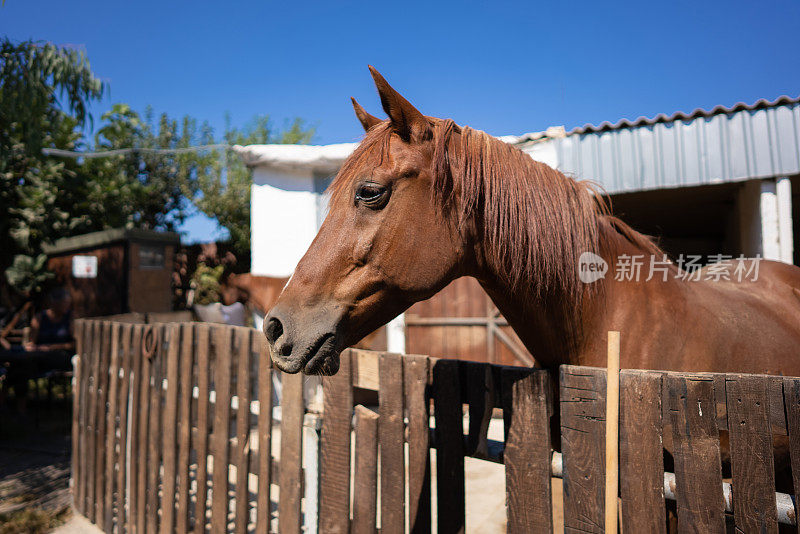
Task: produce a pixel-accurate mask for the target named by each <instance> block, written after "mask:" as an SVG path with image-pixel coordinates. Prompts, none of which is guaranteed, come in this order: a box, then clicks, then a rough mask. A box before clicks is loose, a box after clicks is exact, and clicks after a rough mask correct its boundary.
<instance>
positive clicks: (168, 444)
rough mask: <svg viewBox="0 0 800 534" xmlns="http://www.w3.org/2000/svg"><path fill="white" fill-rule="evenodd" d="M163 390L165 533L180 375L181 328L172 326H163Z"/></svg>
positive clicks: (171, 522) (170, 511)
mask: <svg viewBox="0 0 800 534" xmlns="http://www.w3.org/2000/svg"><path fill="white" fill-rule="evenodd" d="M167 341H168V342H169V345H168V347H169V348H168V350H167V362H166V366H167V391H166V395H165V400H164V416H163V418H162V427H161V432H162V436H163V440H162V445H163V450H162V453H161V454H162V456H163V458H164V478H163V482H164V493H163V495H162V496H161V506H162V510H161V532H162V533H163V534H169V533H171V532H172V531H173V530H174V529H175V507H176V503H175V487H176V483H175V476H176V462H177V445H178V435H177V430H178V429H177V421H178V376H179V373H180V345H181V343H182V342H184V341H183V340H182V339H181V326H180V325H179V324H178V323H172V324H170V325H169V327H167Z"/></svg>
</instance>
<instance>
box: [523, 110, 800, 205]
mask: <svg viewBox="0 0 800 534" xmlns="http://www.w3.org/2000/svg"><path fill="white" fill-rule="evenodd" d="M542 144H552V145H553V147H554V149H555V153H556V159H557V165H556V166H557V167H558V169H559V170H561V171H562V172H565V173H567V174H570V175H572V176H575V177H576V178H580V179H588V180H593V181H595V182H597V183H599V184H600V185H601V186H603V187H604V188H605V189H606V191H607V192H609V193H617V192H626V191H642V190H647V189H658V188H666V187H681V186H692V185H702V184H714V183H722V182H734V181H741V180H749V179H753V178H767V177H774V176H786V175H793V174H798V173H800V98H790V97H785V96H783V97H780V98H778V99H777V100H775V101H772V102H769V101H766V100H759V101H758V102H756V103H755V104H752V105H746V104H737V105H735V106H733V107H731V108H725V107H722V106H717V107H715V108H714V109H713V110H711V111H703V110H695V111H694V112H692V113H690V114H684V113H676V114H674V115H671V116H664V115H659V116H657V117H654V118H652V119H645V118H640V119H637V120H635V121H627V120H624V121H620V122H618V123H616V124H610V123H603V124H601V125H599V126H591V125H587V126H584V127H582V128H576V129H574V130H572V131H571V132H569V134H568V135H567V136H566V137H564V138H562V139H549V140H546V141H544V142H543V143H540V144H539V146H538V150H541V149H542V148H543V147H542V146H541V145H542ZM520 148H522V149H523V150H525V151H528V150H529V149H528V148H527V147H520Z"/></svg>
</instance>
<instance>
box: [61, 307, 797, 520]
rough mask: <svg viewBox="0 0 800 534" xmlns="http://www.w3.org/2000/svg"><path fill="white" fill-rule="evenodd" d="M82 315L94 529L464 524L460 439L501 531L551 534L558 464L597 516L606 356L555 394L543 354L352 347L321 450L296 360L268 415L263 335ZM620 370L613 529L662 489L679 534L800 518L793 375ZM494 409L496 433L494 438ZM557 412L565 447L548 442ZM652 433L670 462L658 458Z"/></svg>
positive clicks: (83, 411)
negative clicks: (489, 476) (497, 481)
mask: <svg viewBox="0 0 800 534" xmlns="http://www.w3.org/2000/svg"><path fill="white" fill-rule="evenodd" d="M76 326H77V333H78V341H79V347H78V354H79V361H78V365H77V372H76V384H77V387H76V395H75V411H74V424H73V443H74V447H73V458H72V462H73V469H74V488H73V489H74V498H75V506H76V508H77V510H78V511H79V512H81V513H82V514H84V515H86V516H87V517H88V518H89V519H91V520H92V521H93V522H94V523H96V524H97V525H99V526H101V527H102V529H103V530H104V531H105V532H108V533H112V532H120V533H121V532H147V533H150V532H165V533H166V532H178V533H181V534H183V533H186V532H196V533H201V532H212V533H221V532H236V533H244V532H252V531H255V532H259V533H261V532H269V531H276V530H279V531H280V532H300V531H305V532H316V531H317V530H318V531H320V532H324V533H326V534H327V533H336V532H355V533H360V532H375V531H376V529H378V528H379V529H380V532H381V533H382V534H384V533H391V532H398V533H402V532H430V531H431V529H432V524H433V523H435V524H436V527H437V531H438V532H439V533H441V534H446V533H450V532H463V531H464V530H465V527H466V525H465V490H464V487H465V477H464V458H465V457H466V456H471V457H475V458H480V459H483V460H487V461H493V462H502V463H504V464H505V474H506V503H507V518H508V529H509V531H511V532H525V533H529V532H532V533H536V532H551V531H552V528H553V517H552V499H553V492H552V490H551V481H552V477H553V476H560V477H563V495H564V500H563V512H564V525H565V530H566V531H567V532H601V531H602V530H603V524H604V520H603V517H604V502H603V498H604V478H605V473H604V468H605V467H604V465H605V463H604V461H603V458H604V446H605V443H604V440H605V432H604V431H605V387H606V376H605V371H604V370H602V369H595V368H585V367H572V366H563V367H562V368H561V372H560V384H559V385H558V398H559V403H558V406H556V404H555V402H554V398H555V396H554V394H553V393H554V392H555V389H554V387H553V384H551V381H550V377H549V375H548V374H547V373H545V372H543V371H540V370H532V369H525V368H515V367H500V366H495V365H488V364H483V363H472V362H463V361H457V360H445V359H442V360H437V359H434V358H430V357H426V356H402V357H401V356H399V355H396V354H388V353H375V352H370V351H361V350H354V349H351V350H347V351H345V352H344V353H343V354H342V358H341V367H340V370H339V373H338V374H336V375H335V376H333V377H326V378H325V379H324V380H323V385H322V388H323V398H324V410H323V414H322V416H321V421H322V423H321V428H320V429H319V436H320V440H319V443H318V449H317V448H316V447H317V442H316V441H315V440H314V439H313V438H312V439H309V434H312V435H316V432H317V427H316V426H315V425H314V424H313V423H309V420H314V417H313V416H314V414H306V413H304V412H305V408H304V402H303V388H302V386H303V377H302V376H301V375H284V376H283V377H282V379H283V386H282V398H281V408H282V409H281V413H280V424H279V425H277V424H274V422H273V420H272V414H273V410H272V389H271V388H272V380H271V374H272V372H273V370H272V369H271V366H270V360H269V356H268V352H267V350H266V348H265V346H264V345H263V343H262V336H261V335H260V334H259V333H257V332H255V331H252V330H248V329H244V328H233V327H223V326H216V325H213V326H212V325H206V324H198V323H195V324H169V325H131V324H119V323H110V322H100V321H78V322H77V324H76ZM137 377H141V378H137ZM620 385H621V393H620V480H621V484H620V497H621V517H622V527H623V530H624V532H665V531H666V526H665V525H666V511H665V502H666V501H667V500H669V499H674V500H676V505H677V520H678V528H679V531H681V532H687V531H698V532H724V531H725V528H726V521H727V522H728V523H731V522H733V523H735V526H736V528H737V529H738V530H740V531H744V532H751V531H759V532H761V531H763V532H777V525H778V522H779V521H780V522H782V523H788V524H794V523H795V517H796V510H795V505H794V500H793V497H791V496H790V495H786V494H782V493H776V492H775V468H774V465H773V441H774V440H776V442H777V441H780V440H783V442H784V443H788V444H789V445H790V449H791V464H792V468H793V469H792V473H793V475H794V482H795V485H796V487H800V485H798V482H800V480H798V475H800V437H799V436H798V432H800V379H795V378H784V377H772V376H756V375H723V374H689V373H663V372H651V371H622V373H621V375H620ZM354 388H362V389H369V390H375V391H378V397H379V405H378V406H377V408H376V409H369V408H368V407H363V406H355V407H354V405H353V404H354V403H353V391H354ZM431 407H432V415H433V419H434V422H435V424H434V427H433V429H431V425H430V417H431ZM498 409H499V410H502V416H503V423H504V434H505V439H504V440H503V441H502V442H501V441H492V440H490V439H487V428H488V425H489V422H490V420H491V418H492V416H493V414H496V413H498ZM555 409H559V410H560V416H561V417H560V429H557V431H558V432H560V439H561V453H554V452H552V448H551V425H550V421H551V417H552V416H553V414H554V411H555ZM276 413H277V412H276ZM465 418H466V421H467V422H466V427H467V432H466V435H465V433H464V425H465ZM304 421H305V422H304ZM721 432H726V433H727V434H728V436H729V440H728V441H729V443H730V453H731V456H732V474H731V475H730V480H728V479H723V472H722V468H721V458H722V456H723V453H724V452H725V451H723V450H721V448H720V439H719V438H720V433H721ZM278 435H279V436H280V437H279V438H278ZM273 437H275V440H276V441H279V444H278V443H275V444H273V443H272V440H273ZM787 438H788V439H787ZM723 441H725V440H723ZM663 446H668V447H669V448H670V449H671V450H672V451H673V453H674V465H675V472H674V474H673V473H665V472H664V455H663ZM351 447H353V450H351ZM431 449H435V451H436V453H435V462H433V461H432V457H433V455H432V454H431ZM309 452H310V453H311V454H309ZM317 460H318V467H317ZM434 473H435V474H434ZM432 477H435V479H436V487H437V488H440V490H439V491H437V493H438V495H436V499H435V502H436V506H435V507H433V506H432V488H431V486H432V484H431V479H432Z"/></svg>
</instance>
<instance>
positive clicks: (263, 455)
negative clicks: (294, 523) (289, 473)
mask: <svg viewBox="0 0 800 534" xmlns="http://www.w3.org/2000/svg"><path fill="white" fill-rule="evenodd" d="M253 335H254V336H255V339H253V344H254V345H256V346H257V347H258V492H257V495H258V499H257V502H256V532H257V533H261V532H269V523H270V519H271V514H272V510H271V507H272V504H271V501H270V485H271V482H272V476H271V470H270V468H271V467H272V363H271V361H270V354H269V347H268V345H267V341H266V338H265V337H264V336H263V335H261V334H260V333H258V332H254V333H253Z"/></svg>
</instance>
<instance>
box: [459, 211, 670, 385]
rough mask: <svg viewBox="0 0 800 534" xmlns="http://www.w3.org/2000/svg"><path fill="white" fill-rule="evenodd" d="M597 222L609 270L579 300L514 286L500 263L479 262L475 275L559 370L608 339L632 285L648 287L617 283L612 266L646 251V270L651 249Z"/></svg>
mask: <svg viewBox="0 0 800 534" xmlns="http://www.w3.org/2000/svg"><path fill="white" fill-rule="evenodd" d="M598 224H599V229H600V234H599V235H600V243H599V245H600V250H599V255H600V256H601V257H602V258H603V259H604V260H605V261H606V262H607V263H608V266H609V271H608V272H607V273H606V276H605V278H603V279H600V280H598V281H596V282H594V283H593V284H592V285H591V287H590V286H589V285H586V286H584V291H583V294H582V295H581V297H580V299H579V300H577V301H576V300H575V298H574V297H571V296H568V295H565V294H562V293H559V292H550V293H547V294H544V295H542V294H541V293H540V292H537V288H535V287H532V286H528V287H522V288H520V289H518V290H514V289H512V288H509V287H508V286H507V283H506V282H505V281H504V280H505V277H504V276H503V273H500V272H498V270H497V268H496V267H493V266H492V265H491V264H490V263H488V262H479V265H480V267H479V271H480V272H479V273H477V274H476V275H474V276H475V277H476V278H477V279H478V281H479V282H480V283H481V285H482V286H483V288H484V290H485V291H486V292H487V294H488V295H489V296H490V297H491V298H492V301H493V302H494V303H495V304H496V305H497V307H498V309H499V310H500V312H501V313H502V314H503V316H504V317H505V318H506V320H508V323H509V325H511V327H512V328H513V329H514V331H515V332H516V333H517V335H518V336H519V338H520V339H521V340H522V342H523V343H524V344H525V347H526V348H527V349H528V351H529V352H530V353H531V354H532V355H533V357H534V358H535V359H536V362H537V364H538V365H540V366H542V367H545V368H548V369H556V368H557V367H558V366H559V365H562V364H573V365H578V364H585V361H586V351H587V350H593V348H594V347H596V346H597V339H600V337H602V339H605V335H606V330H607V329H608V328H609V318H610V315H611V314H610V310H613V309H614V308H615V306H616V305H615V304H614V303H615V302H619V301H620V299H627V298H631V297H635V295H632V294H631V292H632V290H634V291H635V290H637V288H642V287H643V286H644V284H633V285H631V284H620V283H618V282H617V281H616V280H615V278H614V272H613V268H614V265H615V264H616V262H617V258H618V257H619V256H621V255H630V256H634V255H643V256H646V259H645V260H644V261H645V267H643V272H646V271H644V269H645V268H647V266H649V260H650V254H651V251H650V250H645V249H644V248H642V246H641V245H640V244H636V243H634V242H632V241H631V240H629V239H628V238H626V237H625V236H623V235H622V234H620V233H619V232H618V231H617V230H616V229H615V228H614V227H613V226H612V225H611V224H610V223H609V222H608V221H605V220H603V219H598ZM636 235H637V236H639V237H641V238H642V240H643V241H644V240H645V238H644V237H643V236H640V235H639V234H636ZM659 259H660V258H659ZM577 268H578V266H577V265H576V266H575V269H577ZM648 285H650V284H648Z"/></svg>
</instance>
